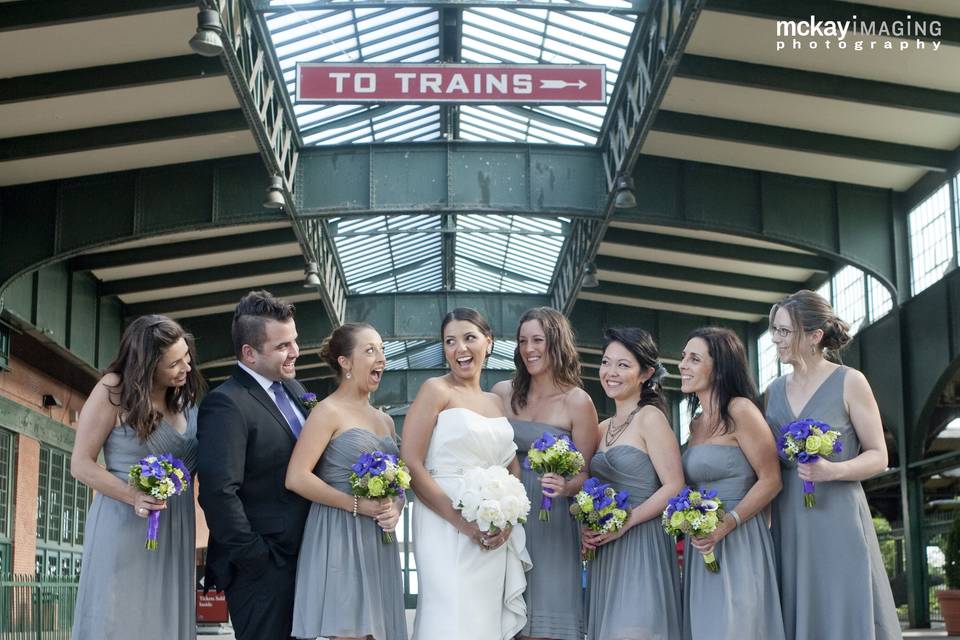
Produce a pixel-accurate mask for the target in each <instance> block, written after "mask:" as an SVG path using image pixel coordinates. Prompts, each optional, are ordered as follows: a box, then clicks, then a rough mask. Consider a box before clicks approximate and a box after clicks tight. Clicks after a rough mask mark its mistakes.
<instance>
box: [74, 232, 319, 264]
mask: <svg viewBox="0 0 960 640" xmlns="http://www.w3.org/2000/svg"><path fill="white" fill-rule="evenodd" d="M292 242H296V238H294V237H293V233H292V232H291V231H290V229H271V230H269V231H260V232H258V233H237V234H232V235H228V236H220V237H217V238H204V239H203V240H186V241H184V242H172V243H168V244H161V245H154V246H150V247H141V248H137V249H118V250H116V251H104V252H101V253H89V254H86V255H82V256H79V257H77V258H74V259H73V260H71V261H70V268H71V269H73V270H74V271H92V270H94V269H110V268H113V267H125V266H128V265H132V264H143V263H145V262H157V261H160V260H173V259H175V258H183V257H187V256H197V255H203V254H209V253H222V252H225V251H239V250H242V249H257V248H260V247H268V246H272V245H278V244H290V243H292ZM300 264H301V266H303V262H302V260H301V263H300Z"/></svg>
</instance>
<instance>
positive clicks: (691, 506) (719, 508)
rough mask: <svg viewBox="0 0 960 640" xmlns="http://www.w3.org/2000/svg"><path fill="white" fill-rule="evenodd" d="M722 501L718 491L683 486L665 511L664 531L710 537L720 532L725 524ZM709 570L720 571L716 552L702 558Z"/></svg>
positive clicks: (672, 533)
mask: <svg viewBox="0 0 960 640" xmlns="http://www.w3.org/2000/svg"><path fill="white" fill-rule="evenodd" d="M723 516H724V511H723V502H722V501H720V500H717V492H716V491H710V490H709V489H703V488H701V489H700V490H699V491H693V490H691V489H690V487H684V488H683V491H681V492H680V493H679V494H678V495H677V496H676V497H674V498H670V500H669V501H668V502H667V508H666V509H664V510H663V517H662V518H661V522H662V523H663V530H664V531H666V532H667V533H668V534H670V535H672V536H677V535H680V534H681V533H682V534H684V535H686V536H694V537H701V536H708V535H710V534H711V533H713V532H714V531H716V530H717V526H718V525H719V524H720V522H722V521H723ZM703 562H704V563H705V564H706V565H707V571H710V572H712V573H716V572H718V571H720V565H719V564H718V563H717V557H716V556H715V555H713V552H712V551H711V552H710V553H708V554H706V555H704V556H703Z"/></svg>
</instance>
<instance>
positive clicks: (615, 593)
mask: <svg viewBox="0 0 960 640" xmlns="http://www.w3.org/2000/svg"><path fill="white" fill-rule="evenodd" d="M590 475H591V476H594V477H596V478H599V479H600V480H602V481H604V482H609V483H610V484H611V486H613V487H614V488H615V489H617V490H626V491H629V492H630V499H629V504H630V506H631V507H636V506H637V505H639V504H641V503H642V502H643V501H644V500H646V499H647V498H649V497H650V496H651V495H653V493H654V492H656V491H657V489H659V488H660V479H659V477H658V476H657V472H656V470H655V469H654V468H653V462H652V461H651V460H650V456H648V455H647V454H646V452H644V451H642V450H641V449H638V448H637V447H633V446H631V445H623V444H621V445H617V446H615V447H611V448H609V449H607V450H606V451H598V452H597V454H596V455H594V456H593V460H592V461H591V462H590ZM674 549H675V545H674V541H673V538H671V537H670V536H668V535H667V534H666V533H665V532H664V531H663V527H662V526H661V524H660V518H659V517H656V518H653V519H652V520H647V521H646V522H643V523H641V524H639V525H637V526H635V527H632V528H631V529H629V530H628V531H627V532H626V533H625V534H623V536H622V537H620V538H618V539H617V540H614V541H613V542H608V543H607V544H605V545H603V546H602V547H600V548H599V549H597V557H596V559H595V560H594V561H593V562H591V563H590V565H589V567H590V579H589V590H588V595H587V639H588V640H678V639H679V638H680V612H681V609H680V574H679V571H678V568H677V555H676V551H675V550H674ZM715 637H718V638H719V637H721V636H715ZM744 637H746V636H744Z"/></svg>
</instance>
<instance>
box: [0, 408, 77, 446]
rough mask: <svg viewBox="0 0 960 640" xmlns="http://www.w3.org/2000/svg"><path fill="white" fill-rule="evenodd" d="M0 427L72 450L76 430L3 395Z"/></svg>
mask: <svg viewBox="0 0 960 640" xmlns="http://www.w3.org/2000/svg"><path fill="white" fill-rule="evenodd" d="M0 427H3V428H4V429H8V430H10V431H13V432H14V433H20V434H23V435H25V436H27V437H28V438H33V439H34V440H38V441H40V442H43V443H45V444H49V445H52V446H54V447H57V448H58V449H63V450H64V451H73V442H74V438H75V436H76V431H74V430H73V429H71V428H70V427H68V426H66V425H65V424H63V423H62V422H59V421H57V420H54V419H53V418H51V417H49V416H45V415H44V414H42V413H40V412H39V411H34V410H33V409H29V408H27V407H25V406H23V405H22V404H20V403H19V402H16V401H14V400H10V399H9V398H6V397H4V396H0Z"/></svg>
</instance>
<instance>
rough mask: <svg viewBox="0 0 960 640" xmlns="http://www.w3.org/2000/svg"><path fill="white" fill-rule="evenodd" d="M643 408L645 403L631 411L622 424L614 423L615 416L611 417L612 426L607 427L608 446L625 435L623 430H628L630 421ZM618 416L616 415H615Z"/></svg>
mask: <svg viewBox="0 0 960 640" xmlns="http://www.w3.org/2000/svg"><path fill="white" fill-rule="evenodd" d="M640 409H643V405H640V406H638V407H637V408H636V409H634V410H633V411H631V412H630V415H628V416H627V419H626V420H624V421H623V422H621V423H620V424H614V423H613V418H610V426H609V427H607V433H606V436H605V438H604V440H605V441H606V444H607V447H611V446H613V443H614V442H616V441H617V439H618V438H619V437H620V436H621V435H623V432H624V431H626V430H627V427H628V426H630V422H631V421H632V420H633V416H635V415H637V413H638V412H639V411H640ZM614 417H616V416H614Z"/></svg>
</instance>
